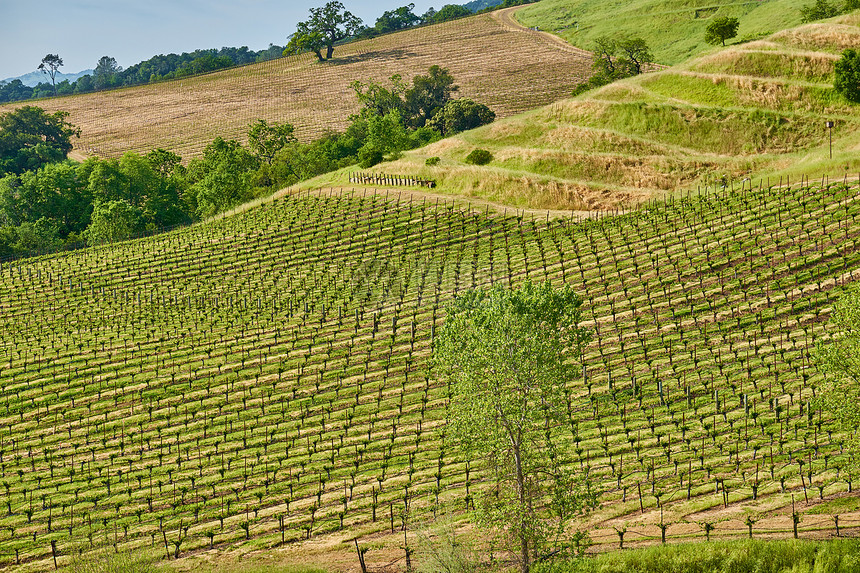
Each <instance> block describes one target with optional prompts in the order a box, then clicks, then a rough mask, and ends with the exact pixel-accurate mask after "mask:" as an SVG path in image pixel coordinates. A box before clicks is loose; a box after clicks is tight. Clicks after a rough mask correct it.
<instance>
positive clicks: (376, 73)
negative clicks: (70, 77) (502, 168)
mask: <svg viewBox="0 0 860 573" xmlns="http://www.w3.org/2000/svg"><path fill="white" fill-rule="evenodd" d="M434 64H438V65H440V66H443V67H447V68H448V69H449V70H450V71H451V73H452V74H453V75H454V78H455V79H456V81H457V84H458V85H459V86H460V88H461V89H460V91H459V92H457V94H458V95H459V96H465V97H471V98H473V99H475V100H476V101H479V102H482V103H485V104H486V105H488V106H490V107H491V108H492V109H493V110H495V112H496V114H497V115H498V116H499V117H506V116H510V115H513V114H516V113H520V112H522V111H525V110H528V109H533V108H535V107H539V106H542V105H545V104H547V103H549V102H552V101H555V100H557V99H559V98H560V97H563V96H564V95H565V94H568V93H570V91H571V90H572V89H573V86H575V85H576V84H577V83H578V82H581V81H583V80H584V79H586V78H587V77H588V76H589V75H590V65H591V60H590V58H589V57H588V55H587V54H583V53H582V52H581V51H577V50H575V49H574V48H572V47H570V46H565V45H561V44H559V43H557V42H554V41H552V40H551V39H548V38H546V37H545V36H542V35H540V34H535V33H529V32H528V31H523V30H522V29H521V28H515V27H512V26H510V25H509V24H508V23H504V22H501V21H500V20H499V19H498V17H497V16H496V15H493V14H482V15H478V16H474V17H471V18H465V19H462V20H457V21H455V22H446V23H443V24H438V25H434V26H427V27H422V28H418V29H413V30H407V31H404V32H399V33H397V34H390V35H386V36H382V37H380V38H375V39H372V40H366V41H361V42H354V43H351V44H348V45H345V46H341V47H338V48H337V50H336V51H335V59H334V60H331V61H329V62H325V63H320V62H317V61H316V57H315V56H313V55H312V54H305V55H302V56H298V57H290V58H283V59H279V60H274V61H269V62H264V63H260V64H254V65H250V66H245V67H241V68H235V69H231V70H226V71H222V72H217V73H213V74H209V75H206V76H202V77H196V78H185V79H182V80H177V81H172V82H166V83H159V84H152V85H146V86H139V87H134V88H128V89H122V90H117V91H111V92H101V93H94V94H85V95H79V96H71V97H65V98H60V99H50V100H44V101H41V102H39V103H38V105H40V106H42V107H44V108H45V109H47V110H49V111H54V110H65V111H68V112H69V114H70V116H69V121H71V122H72V123H74V124H75V125H77V126H79V127H80V128H81V130H82V132H83V134H82V137H81V139H80V140H77V141H76V142H75V145H76V148H77V149H78V150H79V151H80V152H82V153H85V154H96V155H99V156H103V157H104V156H107V157H110V156H119V155H121V154H122V153H124V152H126V151H129V150H131V151H138V152H147V151H149V150H150V149H153V148H155V147H163V148H166V149H170V150H173V151H175V152H177V153H179V154H180V155H182V156H183V157H186V158H187V157H191V156H195V155H197V154H199V153H200V152H201V151H202V149H203V147H204V146H205V145H207V144H208V143H210V142H211V141H212V139H214V138H215V137H216V136H218V135H220V136H222V137H224V138H234V139H237V140H239V141H245V137H246V134H247V130H248V126H249V124H251V123H252V122H254V121H256V120H257V119H265V120H268V121H281V122H290V123H292V124H294V125H295V126H296V134H297V135H298V137H299V138H300V139H302V140H310V139H314V138H316V137H319V136H320V135H322V134H323V133H324V132H326V131H329V130H342V129H344V128H345V127H346V125H347V123H348V116H349V115H350V114H352V113H355V112H357V111H358V103H357V99H356V98H355V96H354V94H353V92H352V90H351V89H350V88H349V84H350V83H352V82H353V81H356V80H361V81H368V80H376V81H379V82H387V80H388V78H389V77H390V76H391V75H393V74H401V75H402V76H403V77H404V78H405V79H407V80H409V79H411V78H412V77H413V76H415V75H417V74H426V73H427V69H428V68H429V67H430V66H432V65H434ZM28 103H31V102H28ZM14 105H15V106H20V105H23V104H22V103H18V104H14ZM11 107H13V105H11V104H10V105H7V106H0V112H2V111H4V110H6V109H11Z"/></svg>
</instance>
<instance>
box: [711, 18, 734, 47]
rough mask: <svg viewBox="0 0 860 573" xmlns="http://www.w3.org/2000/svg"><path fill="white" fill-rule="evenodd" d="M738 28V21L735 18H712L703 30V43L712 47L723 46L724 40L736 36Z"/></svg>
mask: <svg viewBox="0 0 860 573" xmlns="http://www.w3.org/2000/svg"><path fill="white" fill-rule="evenodd" d="M738 26H740V21H739V20H738V19H737V18H730V17H729V16H723V17H721V18H714V19H713V20H711V23H710V24H708V27H707V28H705V41H706V42H707V43H709V44H711V45H713V46H716V45H717V44H722V45H723V46H725V45H726V40H728V39H729V38H734V37H735V36H737V35H738Z"/></svg>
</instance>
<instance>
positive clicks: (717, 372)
mask: <svg viewBox="0 0 860 573" xmlns="http://www.w3.org/2000/svg"><path fill="white" fill-rule="evenodd" d="M857 190H858V187H857V185H856V184H852V185H848V186H843V185H841V184H839V185H830V186H828V187H826V188H824V189H818V188H816V187H814V186H813V187H811V188H810V187H808V186H807V185H806V184H803V185H801V184H800V181H795V182H793V183H792V185H791V186H790V187H788V186H785V185H783V187H781V188H767V187H766V186H763V187H762V188H761V189H759V187H758V183H757V184H756V186H755V188H752V189H751V188H750V185H749V184H746V186H745V187H744V189H743V190H742V189H740V188H735V189H732V188H731V187H729V188H728V189H725V190H723V189H722V188H720V189H717V190H710V191H709V192H707V193H702V194H701V195H700V196H698V197H692V198H686V197H685V198H683V199H677V200H673V201H670V202H669V203H666V204H663V203H654V204H651V205H649V206H644V207H642V208H640V209H639V210H637V211H635V212H632V213H629V214H627V215H624V216H620V217H607V218H602V219H599V220H583V221H581V222H578V221H576V220H574V221H571V220H564V219H556V220H545V219H537V220H529V219H523V218H521V217H510V216H508V217H503V216H495V215H491V214H489V213H487V214H484V213H475V212H469V211H466V210H463V209H459V208H455V207H454V206H453V205H450V204H444V203H438V204H437V202H435V201H420V200H412V201H409V202H403V201H401V202H398V201H397V197H396V196H393V195H392V196H390V197H386V196H384V195H379V194H366V195H365V194H363V193H359V194H352V193H350V192H340V191H328V192H322V193H305V194H302V195H294V196H287V197H284V198H281V199H278V200H276V201H274V202H271V203H267V204H264V205H261V206H259V207H257V208H254V209H251V210H248V211H246V212H244V213H241V214H238V215H235V216H231V217H225V218H222V219H220V220H217V221H212V222H209V223H206V224H201V225H197V226H194V227H191V228H189V229H185V230H181V231H176V232H172V233H169V234H166V235H161V236H157V237H153V238H149V239H145V240H139V241H134V242H127V243H121V244H117V245H114V246H107V247H103V248H96V249H89V250H85V251H80V252H76V253H70V254H65V255H57V256H51V257H46V258H41V259H29V260H23V261H18V262H14V263H4V264H3V265H2V267H0V283H2V293H3V294H2V296H0V307H2V311H3V312H2V318H0V320H2V328H3V330H4V331H5V332H15V333H17V334H16V336H15V337H12V338H9V337H6V338H4V339H3V341H2V342H3V344H2V348H0V385H2V388H3V395H2V399H0V427H2V428H3V430H2V433H0V485H2V486H3V488H4V496H3V500H4V504H5V508H4V507H0V564H2V565H4V566H16V563H20V565H17V566H16V567H20V568H24V569H45V568H49V567H50V566H52V543H53V548H54V549H55V550H56V552H57V555H58V559H59V561H60V562H61V564H62V563H66V562H68V560H69V559H71V555H74V554H75V553H76V552H77V551H89V550H90V549H91V548H93V549H95V548H98V547H100V546H101V547H104V546H107V547H110V546H112V545H116V546H117V548H118V549H119V550H121V551H135V550H139V549H143V548H147V550H152V551H158V550H159V547H160V548H161V549H160V550H161V551H162V552H164V550H165V548H164V545H165V542H166V543H167V545H168V548H169V549H170V551H171V552H173V551H174V550H175V545H176V544H177V543H178V544H179V546H180V554H181V555H185V554H188V553H191V554H204V553H205V554H207V555H210V554H209V553H207V552H208V551H209V549H208V548H209V547H210V546H211V547H213V548H214V549H213V550H212V551H213V553H211V555H217V554H218V552H227V553H229V552H236V551H242V552H248V551H255V550H267V551H269V550H271V551H277V549H276V548H278V547H290V546H292V544H293V543H296V542H299V543H305V544H311V545H310V547H313V546H314V545H313V544H314V543H316V540H320V539H322V540H325V539H328V540H329V541H327V542H326V543H327V546H328V547H329V548H330V550H331V551H335V552H337V551H340V552H346V553H347V554H348V553H349V552H351V551H352V550H351V549H350V546H348V545H346V543H341V541H344V542H346V541H348V540H350V539H351V538H352V537H354V536H358V537H359V538H360V540H361V541H362V542H363V543H373V544H383V545H384V544H385V543H387V542H386V541H385V540H386V539H389V538H388V537H387V536H388V535H391V533H392V532H394V531H395V530H398V529H399V527H400V525H401V524H402V522H403V519H404V515H406V516H408V517H407V518H406V519H407V521H409V522H413V523H414V522H418V521H424V520H428V519H432V518H433V517H434V516H437V515H440V514H441V513H453V514H454V515H459V514H460V512H462V510H463V509H464V508H465V500H466V497H467V496H468V495H469V493H470V490H472V493H474V489H475V488H479V487H480V483H481V475H480V473H479V472H478V471H477V469H476V468H475V467H474V466H470V464H469V463H468V462H467V461H466V460H463V459H462V458H461V457H460V455H459V453H458V452H457V450H456V449H455V448H454V447H453V446H452V444H451V443H450V441H449V440H447V439H446V437H445V419H446V413H445V401H446V392H447V390H446V387H445V385H444V383H441V382H440V381H439V380H437V379H436V378H435V377H434V375H433V372H432V371H430V369H429V362H428V357H429V353H430V346H431V343H432V338H433V335H434V331H435V328H436V326H438V325H439V324H440V321H442V320H443V319H444V305H445V303H446V301H448V300H450V299H451V296H452V295H453V294H454V293H457V292H461V291H462V290H463V289H466V288H469V287H472V286H476V285H486V284H489V283H491V282H498V281H501V282H503V283H508V284H519V283H521V282H522V281H523V280H526V279H531V280H539V281H540V280H550V281H552V282H554V283H555V284H561V283H568V284H571V285H573V286H574V287H575V289H576V290H577V291H578V292H580V293H581V294H582V296H583V297H584V299H585V301H586V309H587V321H586V324H587V325H588V326H589V327H590V328H592V329H593V330H594V333H595V338H594V342H593V343H592V344H591V345H590V346H589V348H588V350H587V353H586V356H585V374H586V378H585V379H584V380H581V381H580V382H579V383H578V384H576V385H575V386H572V387H570V388H569V404H568V408H569V412H570V444H571V448H572V449H573V451H574V452H575V457H576V460H577V462H576V463H577V465H578V466H579V468H580V470H581V471H588V472H589V473H590V475H591V476H592V478H593V479H594V480H596V482H597V483H598V484H599V486H600V487H601V489H602V490H603V494H602V496H601V507H600V509H599V510H598V511H597V512H596V513H595V515H594V516H593V517H592V518H591V519H590V521H589V522H588V523H587V527H589V530H590V533H591V535H592V537H593V539H594V540H595V542H596V543H597V547H598V548H600V549H608V548H612V547H616V546H617V545H618V541H619V539H618V535H617V534H616V531H615V529H616V528H617V529H626V530H628V531H627V538H626V541H625V542H626V543H627V544H628V545H638V544H642V543H653V542H655V541H659V539H660V538H661V527H660V526H661V523H662V524H665V526H666V527H665V529H664V530H663V532H665V534H666V536H667V537H668V539H669V540H672V541H678V540H689V539H702V538H703V535H704V524H705V523H708V524H710V526H709V527H712V531H710V532H709V534H710V537H711V538H717V539H722V538H729V537H735V536H744V535H747V526H746V525H745V521H744V519H745V517H747V516H750V517H751V518H753V519H755V526H754V535H755V536H756V537H771V538H772V537H785V536H791V535H792V520H791V514H792V508H793V507H796V508H797V513H798V514H799V515H801V521H800V535H801V536H803V537H810V536H811V537H821V536H829V535H832V534H833V533H834V532H835V525H836V524H835V522H834V520H833V515H834V514H833V513H831V512H827V511H824V512H815V508H816V507H820V504H823V503H832V504H837V505H838V504H841V503H842V502H839V501H837V500H840V499H842V498H843V497H844V496H846V494H847V492H848V490H849V489H851V488H852V484H851V483H850V481H849V480H847V479H846V476H845V475H844V474H842V473H840V469H839V463H840V460H841V459H842V454H841V450H840V447H839V445H838V443H837V441H836V438H837V437H838V436H837V435H834V434H833V433H832V431H833V428H832V426H831V423H830V421H829V420H827V419H826V418H822V417H821V414H820V413H819V412H817V411H815V410H814V409H812V408H811V407H810V405H809V404H810V400H811V398H813V396H814V395H815V392H816V388H817V386H818V383H819V381H820V378H819V375H818V374H817V373H816V370H815V368H814V365H813V363H812V361H811V359H810V351H811V348H812V346H813V344H814V342H815V341H816V340H817V338H818V337H820V336H821V335H822V334H823V333H824V332H825V325H826V319H827V316H828V312H829V309H830V308H831V306H832V304H833V301H834V300H835V298H836V297H838V296H839V294H840V293H841V292H842V291H843V289H844V288H845V285H846V284H848V283H850V282H852V281H853V279H854V278H855V277H856V275H857V273H858V272H860V250H858V247H857V241H858V237H860V223H858V222H857V217H858V215H860V210H858V206H857V203H856V201H854V198H855V197H856V194H857ZM837 505H834V506H833V507H834V508H837ZM835 511H836V512H838V513H839V515H840V521H839V525H840V527H841V528H842V532H843V533H845V532H848V531H856V528H857V527H860V511H858V508H857V507H856V506H855V505H850V504H848V505H838V508H837V509H836V510H835ZM397 535H399V536H400V537H399V539H401V540H402V533H397V534H396V535H392V536H391V538H390V539H392V540H394V541H391V543H394V544H395V546H396V543H397V541H396V539H398V537H397ZM302 540H307V541H304V542H303V541H302ZM283 543H286V544H287V545H285V546H282V544H283ZM374 546H376V545H374ZM162 554H163V553H162ZM292 554H293V553H288V554H284V555H292ZM372 555H373V553H371V554H370V557H369V559H370V560H371V562H372V560H373V557H372ZM380 555H384V553H380ZM287 559H289V557H287ZM328 561H331V562H332V563H337V561H336V560H331V559H329V560H328ZM350 566H353V563H350Z"/></svg>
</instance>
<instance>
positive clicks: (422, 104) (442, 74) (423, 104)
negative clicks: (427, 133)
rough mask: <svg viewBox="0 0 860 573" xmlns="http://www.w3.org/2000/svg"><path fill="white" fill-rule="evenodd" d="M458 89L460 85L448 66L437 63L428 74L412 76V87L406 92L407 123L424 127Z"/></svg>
mask: <svg viewBox="0 0 860 573" xmlns="http://www.w3.org/2000/svg"><path fill="white" fill-rule="evenodd" d="M458 89H460V88H459V86H457V85H455V84H454V76H452V75H451V73H450V72H449V71H448V70H447V69H446V68H442V67H440V66H436V65H434V66H430V69H429V70H428V73H427V75H426V76H415V77H414V78H412V87H411V88H410V89H409V90H408V91H407V92H406V94H405V100H404V105H405V108H406V113H407V116H408V119H407V122H406V123H407V125H409V126H410V127H423V126H424V125H425V124H426V123H427V122H428V121H429V120H430V119H431V118H432V117H433V116H434V115H435V114H436V112H437V111H439V110H440V109H442V107H443V106H444V105H445V104H446V103H448V100H450V99H451V94H452V93H454V92H456V91H457V90H458Z"/></svg>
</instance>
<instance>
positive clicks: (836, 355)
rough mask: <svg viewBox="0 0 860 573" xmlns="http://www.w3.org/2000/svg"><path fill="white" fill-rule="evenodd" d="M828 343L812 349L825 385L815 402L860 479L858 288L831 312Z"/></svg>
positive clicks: (859, 327) (821, 343)
mask: <svg viewBox="0 0 860 573" xmlns="http://www.w3.org/2000/svg"><path fill="white" fill-rule="evenodd" d="M828 326H829V327H830V328H828V330H829V331H830V333H831V337H830V340H825V341H821V342H819V344H818V347H817V349H816V354H817V358H818V363H819V367H820V368H821V370H822V371H823V372H824V376H825V383H824V387H823V388H822V390H821V393H820V395H819V398H818V402H819V406H822V407H823V408H824V409H825V410H826V411H827V412H829V413H830V415H831V416H832V417H833V419H834V420H837V421H838V422H839V424H840V425H841V426H842V428H843V429H844V430H845V432H846V435H847V441H848V446H849V453H850V456H849V462H848V464H847V467H846V469H847V470H848V471H849V473H850V474H852V475H854V476H857V475H860V288H858V287H856V286H855V287H854V288H853V289H852V290H851V291H849V292H847V293H846V294H844V295H842V298H840V300H839V302H838V303H837V304H836V306H835V307H834V309H833V314H832V315H831V317H830V322H829V325H828Z"/></svg>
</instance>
